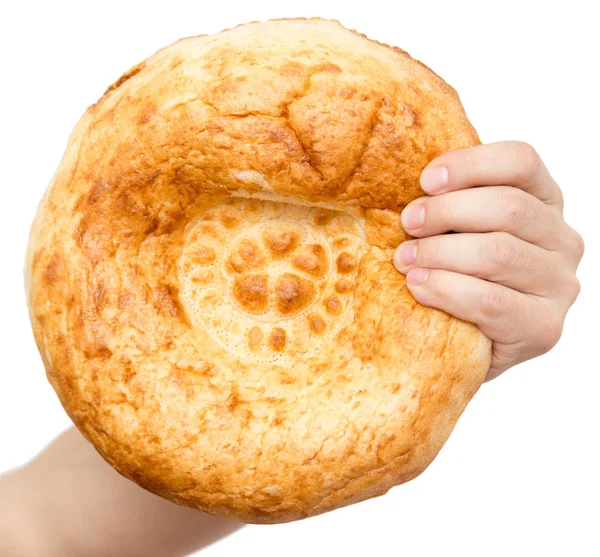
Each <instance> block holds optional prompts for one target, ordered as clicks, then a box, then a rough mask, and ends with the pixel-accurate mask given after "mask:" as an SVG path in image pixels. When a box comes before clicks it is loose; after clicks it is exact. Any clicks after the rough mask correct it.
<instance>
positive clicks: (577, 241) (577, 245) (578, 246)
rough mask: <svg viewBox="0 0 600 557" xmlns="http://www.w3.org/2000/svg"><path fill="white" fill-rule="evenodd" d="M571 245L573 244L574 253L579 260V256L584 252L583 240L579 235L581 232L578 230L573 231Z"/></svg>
mask: <svg viewBox="0 0 600 557" xmlns="http://www.w3.org/2000/svg"><path fill="white" fill-rule="evenodd" d="M573 246H574V248H573V249H574V250H575V254H576V255H577V258H578V259H579V260H581V258H582V257H583V254H584V253H585V242H584V240H583V238H582V236H581V234H579V233H578V232H575V231H573Z"/></svg>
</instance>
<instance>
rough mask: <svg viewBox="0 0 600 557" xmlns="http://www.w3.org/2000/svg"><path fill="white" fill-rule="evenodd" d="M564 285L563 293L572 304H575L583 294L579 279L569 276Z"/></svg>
mask: <svg viewBox="0 0 600 557" xmlns="http://www.w3.org/2000/svg"><path fill="white" fill-rule="evenodd" d="M563 285H564V286H563V291H564V294H565V296H566V297H567V299H568V300H569V301H570V302H571V303H573V302H575V300H577V298H578V297H579V293H580V292H581V283H580V282H579V279H578V278H577V277H576V276H575V275H573V274H571V275H567V277H566V278H565V279H564V281H563Z"/></svg>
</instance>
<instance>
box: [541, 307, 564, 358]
mask: <svg viewBox="0 0 600 557" xmlns="http://www.w3.org/2000/svg"><path fill="white" fill-rule="evenodd" d="M541 323H542V325H541V328H540V330H539V334H538V337H537V346H538V352H539V354H545V353H546V352H549V351H550V350H551V349H552V348H554V346H556V345H557V344H558V341H559V340H560V337H561V336H562V333H563V322H562V319H559V318H558V316H556V315H554V314H553V313H550V314H549V315H548V316H547V317H546V319H545V320H543V321H541Z"/></svg>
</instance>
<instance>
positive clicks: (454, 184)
mask: <svg viewBox="0 0 600 557" xmlns="http://www.w3.org/2000/svg"><path fill="white" fill-rule="evenodd" d="M500 185H505V186H514V187H517V188H519V189H522V190H524V191H526V192H527V193H530V194H531V195H533V196H534V197H537V198H538V199H539V200H541V201H543V202H544V203H546V204H547V205H550V206H552V207H555V208H556V209H558V211H559V213H560V214H561V215H562V211H563V196H562V192H561V191H560V188H559V187H558V184H557V183H556V182H555V181H554V179H553V178H552V176H550V173H549V172H548V169H547V168H546V165H545V164H544V162H543V161H542V159H541V158H540V156H539V155H538V154H537V152H536V150H535V149H534V148H533V147H532V146H531V145H529V144H528V143H523V142H521V141H500V142H497V143H489V144H487V145H476V146H474V147H467V148H465V149H459V150H457V151H449V152H448V153H444V154H442V155H440V156H439V157H437V158H435V159H434V160H433V161H431V162H430V163H429V164H428V165H427V166H426V167H425V169H424V170H423V172H422V174H421V188H422V189H423V191H425V192H426V193H428V194H430V195H437V194H440V193H446V192H449V191H456V190H462V189H466V188H471V187H475V186H500Z"/></svg>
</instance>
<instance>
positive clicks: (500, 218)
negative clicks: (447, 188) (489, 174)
mask: <svg viewBox="0 0 600 557" xmlns="http://www.w3.org/2000/svg"><path fill="white" fill-rule="evenodd" d="M401 219H402V226H403V227H404V229H405V230H406V231H407V232H408V233H409V234H410V235H411V236H414V237H416V238H422V237H425V236H433V235H437V234H443V233H445V232H450V231H454V232H495V231H502V232H509V233H511V234H513V235H514V236H516V237H517V238H521V239H522V240H525V241H526V242H530V243H532V244H535V245H538V246H540V247H543V248H545V249H549V250H553V251H559V250H561V248H563V247H564V245H565V238H564V237H563V236H564V230H563V226H562V221H561V220H560V217H559V215H558V214H557V213H556V211H553V210H552V209H551V208H550V207H549V206H548V205H546V204H545V203H543V202H542V201H540V200H539V199H537V198H535V197H533V195H530V194H528V193H526V192H524V191H522V190H520V189H518V188H514V187H512V186H486V187H478V188H472V189H468V190H459V191H453V192H449V193H445V194H442V195H438V196H435V197H429V196H424V197H420V198H419V199H416V200H415V201H413V202H412V203H410V204H409V205H408V206H407V207H406V208H405V209H404V211H402V217H401Z"/></svg>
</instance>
